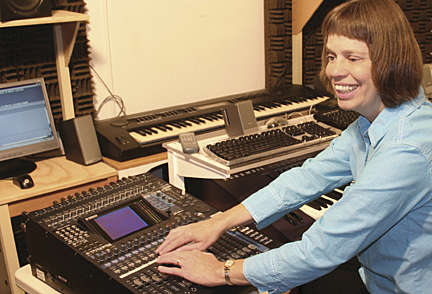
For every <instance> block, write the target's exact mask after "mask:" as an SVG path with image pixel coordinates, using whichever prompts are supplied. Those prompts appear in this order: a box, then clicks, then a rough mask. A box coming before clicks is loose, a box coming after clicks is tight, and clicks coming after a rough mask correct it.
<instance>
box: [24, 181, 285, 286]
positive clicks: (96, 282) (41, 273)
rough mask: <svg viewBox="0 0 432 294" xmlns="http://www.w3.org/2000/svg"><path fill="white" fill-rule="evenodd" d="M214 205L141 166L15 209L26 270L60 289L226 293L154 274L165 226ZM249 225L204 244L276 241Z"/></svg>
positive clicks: (232, 246) (252, 250) (217, 248)
mask: <svg viewBox="0 0 432 294" xmlns="http://www.w3.org/2000/svg"><path fill="white" fill-rule="evenodd" d="M218 212H219V211H218V210H217V209H215V208H213V207H211V206H210V205H208V204H206V203H204V202H202V201H201V200H199V199H197V198H195V197H193V196H192V195H190V194H187V193H186V194H185V193H182V192H181V190H179V189H177V188H175V187H174V186H172V185H170V184H168V183H166V182H164V181H162V180H161V179H159V178H157V177H156V176H154V175H152V174H150V173H145V174H142V175H139V176H135V177H130V178H124V179H122V180H119V181H117V182H113V183H111V184H109V185H106V186H105V187H100V188H98V189H94V190H93V189H91V190H89V191H85V192H82V193H76V194H74V195H70V196H69V197H67V198H64V199H62V200H61V201H59V202H55V203H53V205H52V206H50V207H47V208H44V209H41V210H37V211H34V212H30V213H23V216H24V223H23V227H25V231H26V239H27V244H28V245H27V246H28V253H29V262H30V265H31V269H32V274H33V275H34V276H35V277H37V278H38V279H40V280H42V281H44V282H45V283H47V284H48V285H50V286H52V287H53V288H55V289H57V290H58V291H60V292H62V293H116V294H117V293H165V294H169V293H174V294H179V293H183V294H186V293H203V294H204V293H233V292H235V291H237V290H239V287H230V286H220V287H215V288H207V287H202V286H199V285H197V284H194V283H191V282H190V281H187V280H185V279H182V278H180V277H176V276H169V275H162V274H160V273H159V272H158V270H157V266H158V264H157V263H156V259H157V254H156V253H155V250H156V248H158V247H159V245H160V244H161V243H162V242H163V240H164V238H165V236H166V235H167V234H168V233H169V231H170V230H171V229H173V228H176V227H178V226H182V225H185V224H188V223H191V222H199V221H202V220H204V219H207V218H209V217H211V216H212V215H213V214H215V213H218ZM279 245H280V244H278V242H277V241H274V240H272V239H271V238H270V237H268V236H266V235H264V234H263V233H261V232H259V231H256V230H254V229H253V228H251V227H247V226H243V227H236V228H233V229H231V230H229V231H227V232H226V233H224V234H223V235H222V236H221V238H219V240H218V241H217V242H216V243H215V244H214V245H213V246H211V247H210V248H209V249H208V251H209V252H212V253H213V254H214V255H215V256H216V257H217V258H218V259H219V260H221V261H223V260H226V259H229V258H234V259H236V258H245V257H248V256H251V255H255V254H259V253H261V252H264V251H267V250H269V249H270V248H275V247H277V246H279Z"/></svg>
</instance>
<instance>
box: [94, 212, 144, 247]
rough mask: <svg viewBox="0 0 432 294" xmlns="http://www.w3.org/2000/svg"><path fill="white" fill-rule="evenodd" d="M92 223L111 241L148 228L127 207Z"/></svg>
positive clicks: (98, 218)
mask: <svg viewBox="0 0 432 294" xmlns="http://www.w3.org/2000/svg"><path fill="white" fill-rule="evenodd" d="M94 221H95V222H96V223H97V224H98V225H99V227H100V228H101V229H102V230H103V231H104V232H105V233H106V234H107V235H108V236H109V237H110V238H111V239H112V240H117V239H118V238H121V237H123V236H126V235H127V234H130V233H133V232H135V231H137V230H139V229H142V228H145V227H147V226H148V224H147V223H146V222H145V221H144V220H143V219H142V218H140V217H139V216H138V214H137V213H136V212H135V211H133V210H132V209H131V208H130V207H129V206H127V207H123V208H121V209H118V210H116V211H113V212H110V213H107V214H105V215H102V216H100V217H97V218H95V219H94Z"/></svg>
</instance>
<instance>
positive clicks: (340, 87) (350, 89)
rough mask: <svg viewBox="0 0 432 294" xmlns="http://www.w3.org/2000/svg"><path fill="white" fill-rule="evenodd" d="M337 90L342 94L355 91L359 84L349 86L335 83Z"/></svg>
mask: <svg viewBox="0 0 432 294" xmlns="http://www.w3.org/2000/svg"><path fill="white" fill-rule="evenodd" d="M334 88H335V90H336V92H338V93H340V94H348V93H351V92H353V91H354V90H355V89H357V88H358V86H348V85H334Z"/></svg>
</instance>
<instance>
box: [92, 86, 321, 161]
mask: <svg viewBox="0 0 432 294" xmlns="http://www.w3.org/2000/svg"><path fill="white" fill-rule="evenodd" d="M327 99H328V97H325V96H321V95H319V94H318V93H316V92H315V91H314V90H312V89H311V88H308V87H306V86H301V85H290V86H286V87H280V88H274V89H264V90H257V91H251V92H247V93H241V94H235V95H230V96H226V97H221V98H215V99H211V100H207V101H203V102H197V103H190V104H187V105H180V106H175V107H169V108H165V109H160V110H156V111H149V112H142V113H138V114H132V115H127V116H122V117H117V118H113V119H108V120H103V121H99V122H96V123H95V129H96V133H97V136H98V140H99V145H100V147H101V151H102V155H103V156H106V157H109V158H112V159H115V160H118V161H124V160H129V159H134V158H137V157H141V156H147V155H151V154H155V153H159V152H163V151H165V149H164V148H163V147H162V143H165V142H168V141H171V140H173V139H176V138H177V136H178V134H180V133H184V132H194V133H204V132H210V131H214V130H217V129H222V128H224V127H225V124H224V120H223V117H222V110H221V109H222V108H223V107H224V106H228V105H230V104H235V103H237V102H240V101H244V100H251V101H252V104H253V107H254V112H255V117H256V118H257V120H265V119H268V118H270V117H273V116H276V115H283V114H285V113H289V112H294V111H299V110H302V109H307V108H310V107H311V106H313V105H315V104H318V103H321V102H323V101H325V100H327Z"/></svg>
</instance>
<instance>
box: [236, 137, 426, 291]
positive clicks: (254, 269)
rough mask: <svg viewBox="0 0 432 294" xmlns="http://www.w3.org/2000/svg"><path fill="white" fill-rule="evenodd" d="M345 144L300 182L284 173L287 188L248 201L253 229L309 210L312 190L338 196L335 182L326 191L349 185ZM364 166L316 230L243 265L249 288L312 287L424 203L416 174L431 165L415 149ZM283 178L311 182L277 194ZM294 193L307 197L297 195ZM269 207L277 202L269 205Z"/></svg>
mask: <svg viewBox="0 0 432 294" xmlns="http://www.w3.org/2000/svg"><path fill="white" fill-rule="evenodd" d="M346 137H347V136H344V137H342V136H341V137H339V138H341V139H342V140H340V141H341V142H338V141H334V142H333V143H332V145H331V146H330V147H329V148H328V149H327V150H326V151H325V152H323V154H322V155H321V156H319V157H317V158H316V160H313V161H310V162H309V163H307V164H306V165H305V168H306V169H307V170H305V171H304V175H302V176H301V177H299V176H298V173H300V174H301V173H302V172H300V171H293V172H292V174H291V173H287V175H286V176H284V177H282V179H281V180H280V181H285V182H282V183H281V182H280V181H279V183H275V184H274V185H271V186H270V187H268V188H265V189H262V190H261V191H258V192H257V193H256V194H254V195H253V199H250V200H249V199H247V200H246V201H245V206H246V207H247V208H248V209H249V210H250V212H251V214H252V216H253V217H254V219H255V221H257V222H258V224H259V226H261V227H262V226H263V225H264V226H265V225H268V224H270V223H271V222H272V221H274V220H276V219H277V218H274V217H271V214H272V213H275V212H276V213H277V214H278V216H280V215H281V214H282V213H286V211H285V210H284V209H295V208H298V207H300V206H301V205H302V204H304V203H305V202H308V201H309V198H304V197H305V195H307V194H309V193H312V192H314V195H317V193H316V192H317V191H318V190H319V189H318V188H317V187H319V186H324V187H326V189H328V188H336V187H337V186H338V185H339V183H340V181H341V180H337V182H338V184H336V185H331V184H330V183H332V182H334V181H335V179H337V178H341V179H342V182H344V181H346V180H348V179H349V178H350V173H349V172H348V170H347V165H348V166H349V163H347V162H349V160H348V158H347V157H346V156H347V153H348V151H347V150H349V149H350V146H349V145H347V144H346V143H347V142H348V141H349V140H348V139H347V138H346ZM344 143H345V144H344ZM343 148H347V150H345V151H344V150H342V149H343ZM330 161H331V164H332V168H331V169H329V168H327V169H326V168H324V166H323V164H329V163H330ZM407 163H409V164H407ZM364 164H365V167H364V170H363V171H362V173H361V175H359V176H358V178H357V179H356V181H355V183H354V184H353V185H351V186H349V187H347V188H346V189H345V191H344V195H343V197H342V198H341V199H340V200H339V201H338V202H337V203H335V204H334V205H333V206H332V207H331V208H330V209H328V210H327V211H326V213H325V214H324V215H323V216H322V217H321V218H320V219H318V220H317V221H316V222H314V224H313V225H312V226H311V227H310V229H309V230H308V231H307V232H305V233H304V234H303V237H302V240H301V241H296V242H291V243H287V244H285V245H283V246H281V247H280V248H277V249H273V250H269V251H267V252H265V253H263V254H259V255H256V256H253V257H250V258H248V259H246V261H245V263H244V267H243V270H244V273H245V276H246V278H247V279H248V281H249V282H251V283H252V284H253V285H254V286H256V287H257V288H258V289H259V290H260V291H269V293H271V294H276V293H282V292H284V291H287V290H289V289H292V288H294V287H296V286H298V285H302V284H304V283H307V282H309V281H312V280H314V279H316V278H318V277H320V276H322V275H324V274H326V273H328V272H330V271H332V270H333V269H334V268H336V267H337V266H338V265H339V264H341V263H343V262H346V261H347V260H349V259H351V258H352V257H353V256H355V255H356V254H358V253H359V252H361V251H362V250H365V249H366V248H367V247H368V246H369V245H370V244H372V243H373V242H376V240H377V239H379V238H380V237H381V236H382V235H384V234H385V233H386V232H387V231H388V230H389V229H391V228H392V226H394V225H395V224H396V223H397V222H399V221H400V220H401V219H402V218H403V217H404V216H405V215H407V214H408V213H409V212H410V211H412V210H414V209H416V207H418V206H421V205H422V204H424V202H426V201H427V198H428V197H426V195H429V193H430V187H431V181H430V175H429V174H424V175H421V174H420V175H419V174H418V172H417V171H418V170H423V171H424V170H429V165H428V161H427V159H426V158H425V156H423V154H422V153H421V150H419V149H418V148H417V147H415V146H412V145H408V144H406V145H404V144H389V145H387V146H383V147H381V148H379V150H377V151H376V152H375V154H373V156H370V157H369V160H368V162H367V164H366V162H365V163H364ZM327 170H331V172H330V171H327ZM413 175H416V176H415V177H413ZM288 177H290V178H291V177H294V178H295V179H296V180H305V179H306V178H309V177H310V179H309V180H308V179H306V182H307V185H306V186H305V185H300V184H298V185H297V186H296V188H294V187H291V188H282V187H281V186H282V185H284V184H286V183H290V184H291V183H292V182H291V180H290V179H288ZM309 185H310V186H309ZM279 186H280V187H279ZM300 188H301V189H306V191H304V192H299V191H297V189H300ZM291 193H293V194H291ZM292 195H294V196H293V197H292ZM302 197H303V198H302ZM257 198H259V199H257ZM261 198H264V199H261ZM292 198H294V200H292ZM274 199H277V201H278V202H276V203H273V202H272V201H274ZM256 202H258V203H261V205H262V203H267V206H264V207H266V208H267V207H269V206H270V207H271V208H270V209H268V210H269V211H270V212H263V209H260V208H258V207H257V206H256ZM269 203H272V204H274V205H269ZM286 203H287V204H286ZM274 206H283V208H282V209H281V208H274ZM279 212H280V213H279ZM261 213H263V216H262V215H261Z"/></svg>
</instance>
